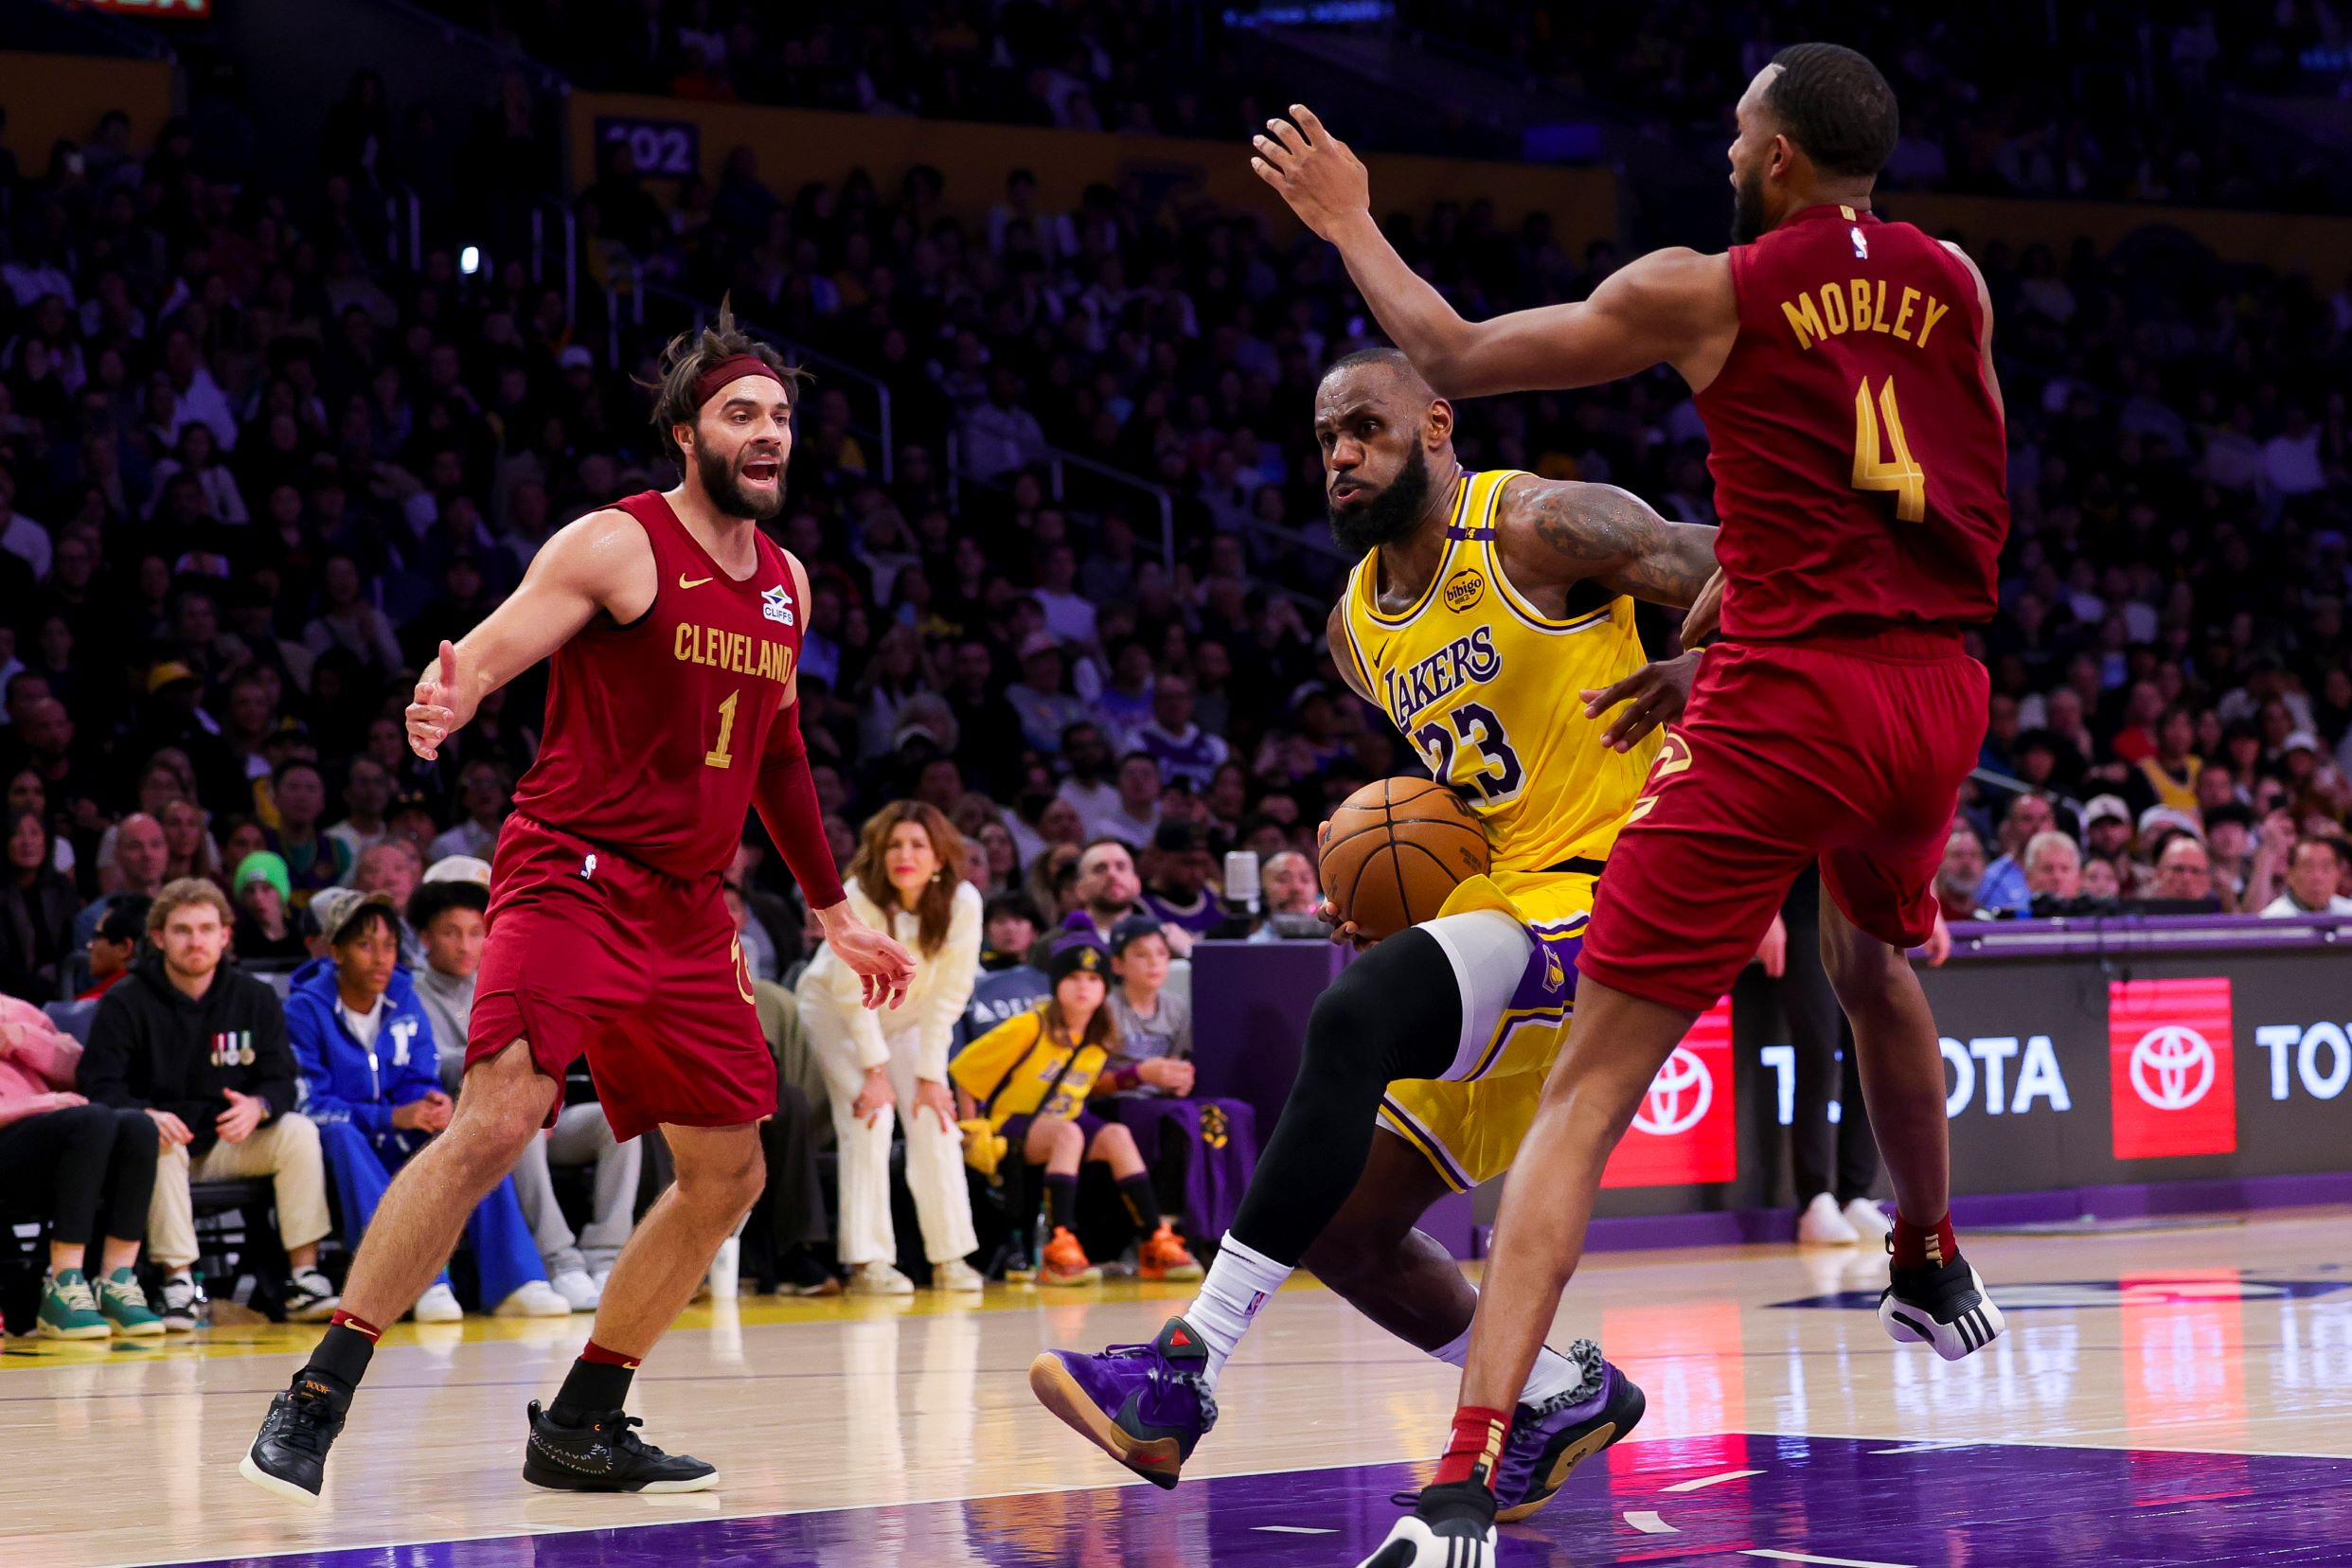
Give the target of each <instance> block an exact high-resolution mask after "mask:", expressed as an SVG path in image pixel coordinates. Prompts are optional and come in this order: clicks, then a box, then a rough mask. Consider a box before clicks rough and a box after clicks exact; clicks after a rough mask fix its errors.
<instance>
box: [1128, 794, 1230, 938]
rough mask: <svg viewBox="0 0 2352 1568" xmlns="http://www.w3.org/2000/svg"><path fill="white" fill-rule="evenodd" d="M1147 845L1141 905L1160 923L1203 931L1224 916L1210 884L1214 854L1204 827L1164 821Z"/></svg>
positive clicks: (1201, 933) (1213, 876) (1197, 933)
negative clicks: (1147, 876) (1149, 856)
mask: <svg viewBox="0 0 2352 1568" xmlns="http://www.w3.org/2000/svg"><path fill="white" fill-rule="evenodd" d="M1151 847H1152V852H1153V864H1152V871H1151V881H1150V883H1149V885H1148V886H1146V887H1145V888H1144V891H1143V905H1144V908H1145V909H1146V910H1147V911H1149V913H1150V915H1151V917H1152V918H1154V919H1156V920H1158V921H1160V922H1161V923H1162V924H1164V925H1174V926H1182V927H1183V928H1184V929H1185V931H1187V932H1189V933H1191V934H1192V935H1194V936H1205V935H1208V934H1209V932H1210V930H1211V929H1212V928H1213V927H1215V926H1216V925H1218V924H1219V923H1220V922H1221V921H1222V920H1223V919H1224V918H1225V914H1224V911H1223V910H1222V909H1221V908H1219V907H1218V903H1217V898H1216V893H1215V890H1214V889H1213V887H1212V886H1211V883H1212V882H1214V881H1215V880H1216V876H1217V857H1216V855H1215V853H1214V852H1213V851H1212V850H1211V849H1210V847H1209V834H1208V829H1205V828H1203V827H1201V826H1199V825H1198V824H1196V823H1189V822H1165V823H1162V824H1161V825H1160V829H1159V831H1158V832H1156V833H1154V834H1153V835H1152V839H1151Z"/></svg>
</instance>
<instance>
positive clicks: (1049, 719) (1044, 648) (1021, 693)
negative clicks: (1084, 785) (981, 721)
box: [967, 631, 1091, 757]
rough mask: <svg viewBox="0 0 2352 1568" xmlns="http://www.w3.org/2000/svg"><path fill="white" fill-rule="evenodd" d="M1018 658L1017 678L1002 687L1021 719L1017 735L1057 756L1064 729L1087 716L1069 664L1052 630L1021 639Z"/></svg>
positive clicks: (1048, 753) (1015, 713)
mask: <svg viewBox="0 0 2352 1568" xmlns="http://www.w3.org/2000/svg"><path fill="white" fill-rule="evenodd" d="M1019 658H1020V660H1021V679H1019V680H1018V681H1015V682H1014V683H1013V684H1012V685H1010V686H1007V687H1006V688H1005V701H1006V702H1007V704H1010V705H1011V707H1012V710H1013V713H1014V715H1015V716H1016V717H1017V718H1019V720H1020V721H1021V738H1022V739H1024V740H1025V741H1027V742H1028V744H1029V745H1030V746H1031V747H1032V748H1033V749H1035V750H1037V751H1041V752H1043V753H1044V754H1045V755H1046V756H1048V757H1059V756H1060V755H1061V750H1062V736H1063V734H1064V732H1065V731H1067V730H1069V729H1070V728H1071V727H1072V726H1074V725H1077V724H1078V723H1081V722H1084V721H1085V719H1086V717H1087V714H1088V711H1089V710H1088V708H1087V705H1086V702H1085V699H1083V698H1081V697H1079V696H1078V695H1077V694H1076V693H1075V692H1073V691H1072V690H1071V689H1070V686H1069V680H1070V675H1069V665H1068V662H1067V660H1065V659H1064V658H1063V656H1062V651H1061V643H1060V639H1058V638H1057V637H1055V635H1054V634H1053V633H1050V632H1044V631H1039V632H1032V633H1029V635H1028V636H1026V637H1025V638H1024V639H1022V642H1021V646H1020V649H1019ZM1090 727H1091V726H1090ZM967 733H970V732H969V731H967Z"/></svg>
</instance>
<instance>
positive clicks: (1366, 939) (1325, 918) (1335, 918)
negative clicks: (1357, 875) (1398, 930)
mask: <svg viewBox="0 0 2352 1568" xmlns="http://www.w3.org/2000/svg"><path fill="white" fill-rule="evenodd" d="M1315 918H1316V919H1318V920H1321V921H1322V922H1323V923H1324V924H1325V925H1327V926H1329V927H1330V928H1331V940H1332V941H1334V942H1344V943H1345V944H1346V945H1347V946H1349V947H1351V948H1354V949H1355V950H1356V951H1357V952H1358V953H1362V952H1363V950H1364V949H1366V948H1368V947H1370V946H1371V945H1372V944H1373V943H1374V942H1376V941H1378V940H1379V938H1378V937H1375V936H1366V935H1364V934H1363V931H1362V929H1360V928H1359V927H1358V926H1357V924H1356V922H1355V921H1353V920H1346V919H1342V918H1340V906H1339V905H1338V904H1335V903H1333V902H1332V901H1331V900H1330V899H1329V897H1328V896H1326V897H1325V899H1324V900H1323V901H1322V902H1321V903H1319V904H1317V905H1315Z"/></svg>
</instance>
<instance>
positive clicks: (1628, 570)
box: [1496, 474, 1716, 610]
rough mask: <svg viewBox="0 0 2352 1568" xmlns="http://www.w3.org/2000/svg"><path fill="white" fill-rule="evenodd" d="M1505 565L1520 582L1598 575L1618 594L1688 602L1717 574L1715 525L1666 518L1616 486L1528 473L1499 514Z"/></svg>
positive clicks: (1509, 490)
mask: <svg viewBox="0 0 2352 1568" xmlns="http://www.w3.org/2000/svg"><path fill="white" fill-rule="evenodd" d="M1496 522H1497V531H1498V534H1499V540H1498V543H1499V544H1500V546H1501V548H1502V551H1503V565H1504V567H1505V569H1506V570H1507V571H1508V572H1509V573H1510V574H1511V579H1512V580H1513V581H1515V582H1517V583H1519V584H1520V586H1521V587H1523V588H1539V587H1552V588H1564V587H1569V586H1572V585H1573V584H1576V583H1578V582H1597V583H1599V584H1600V585H1601V586H1602V587H1604V588H1606V589H1608V590H1609V591H1610V592H1611V593H1613V594H1630V595H1631V596H1632V597H1635V598H1639V599H1648V601H1649V602H1650V603H1652V604H1665V605H1671V606H1673V607H1674V608H1675V609H1678V610H1679V609H1684V608H1686V607H1687V606H1689V604H1690V603H1691V602H1692V601H1693V600H1694V599H1696V598H1697V597H1699V594H1700V591H1701V590H1702V589H1703V588H1704V587H1705V586H1706V585H1707V579H1709V578H1711V577H1713V576H1714V575H1715V532H1716V531H1715V529H1714V528H1712V527H1710V526H1707V525H1706V524H1704V523H1669V522H1667V521H1666V519H1665V518H1663V517H1660V516H1659V515H1658V514H1657V512H1655V511H1654V510H1652V509H1651V508H1650V506H1649V503H1648V502H1647V501H1644V500H1643V499H1642V498H1641V497H1640V496H1638V495H1635V494H1633V493H1632V492H1631V491H1630V490H1619V489H1617V487H1616V486H1614V485H1589V484H1583V483H1580V482H1578V481H1576V480H1567V479H1539V478H1537V477H1536V476H1535V475H1534V474H1523V475H1522V476H1521V477H1519V478H1517V479H1514V480H1512V481H1511V482H1510V483H1509V484H1508V485H1507V486H1506V487H1505V488H1504V490H1503V503H1502V507H1501V508H1500V511H1499V515H1498V516H1497V519H1496Z"/></svg>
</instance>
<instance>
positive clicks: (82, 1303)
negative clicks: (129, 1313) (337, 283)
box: [33, 1269, 115, 1340]
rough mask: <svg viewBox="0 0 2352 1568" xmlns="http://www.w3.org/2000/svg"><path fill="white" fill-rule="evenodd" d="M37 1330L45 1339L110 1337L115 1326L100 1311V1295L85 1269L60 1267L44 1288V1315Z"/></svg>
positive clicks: (42, 1295)
mask: <svg viewBox="0 0 2352 1568" xmlns="http://www.w3.org/2000/svg"><path fill="white" fill-rule="evenodd" d="M33 1332H34V1333H35V1334H37V1335H39V1336H40V1337H41V1338H43V1339H62V1340H91V1339H109V1338H111V1337H113V1335H114V1332H115V1326H114V1325H113V1324H111V1323H109V1322H107V1321H106V1319H105V1317H104V1316H103V1315H102V1314H101V1313H100V1312H99V1311H98V1295H97V1293H96V1292H93V1291H92V1290H91V1289H90V1281H89V1279H88V1278H87V1277H86V1276H84V1275H83V1274H82V1272H81V1271H80V1269H60V1270H58V1271H57V1272H56V1273H55V1274H51V1275H49V1283H48V1285H47V1286H46V1287H45V1289H44V1290H43V1291H42V1292H41V1319H40V1321H39V1323H37V1324H36V1325H35V1326H34V1327H33Z"/></svg>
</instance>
